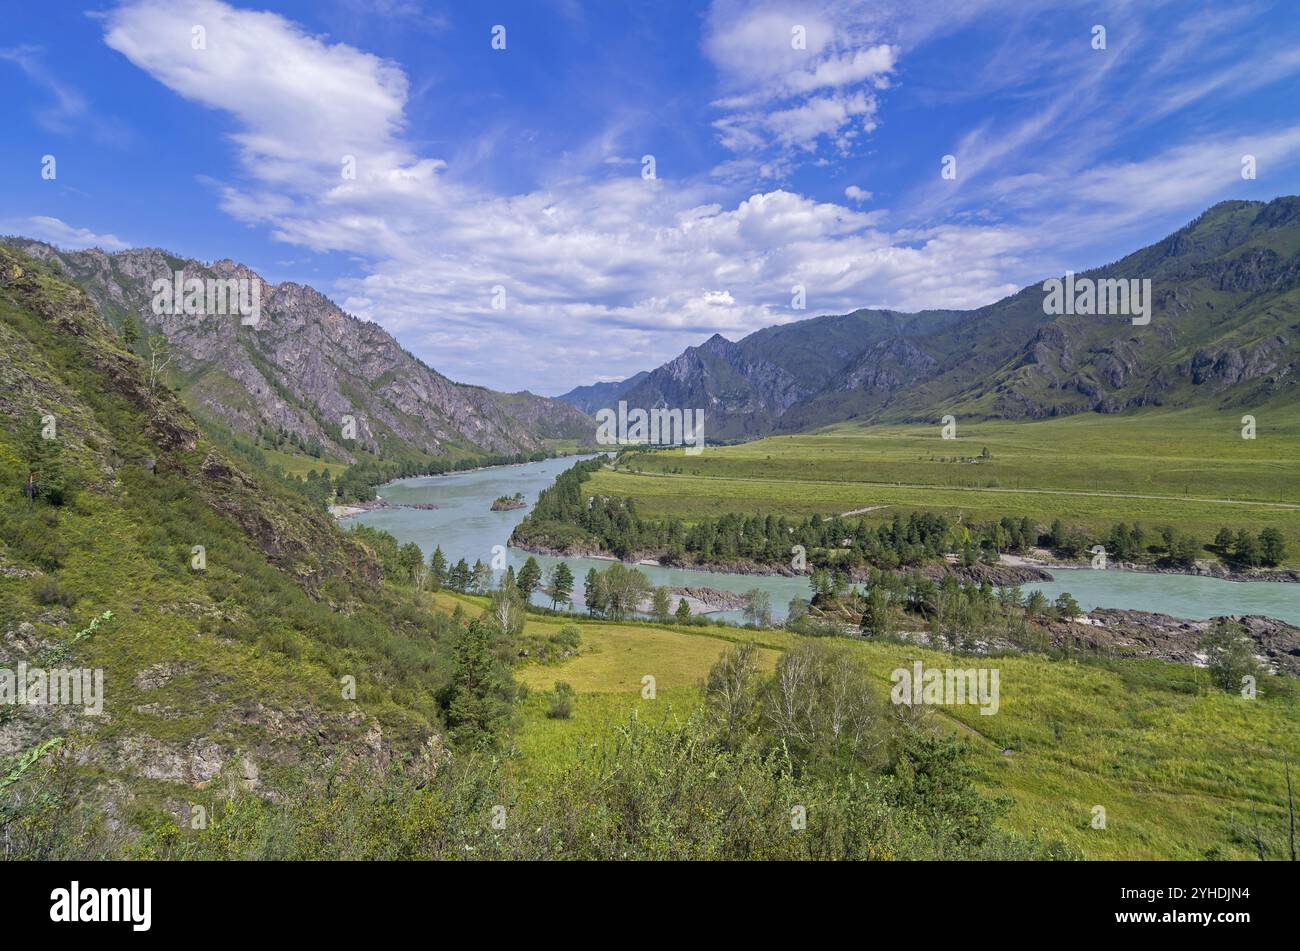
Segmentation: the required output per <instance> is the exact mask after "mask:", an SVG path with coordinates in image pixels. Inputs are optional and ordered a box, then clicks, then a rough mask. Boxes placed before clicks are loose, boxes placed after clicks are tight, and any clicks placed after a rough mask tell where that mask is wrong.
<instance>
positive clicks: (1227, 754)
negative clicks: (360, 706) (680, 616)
mask: <svg viewBox="0 0 1300 951" xmlns="http://www.w3.org/2000/svg"><path fill="white" fill-rule="evenodd" d="M440 597H444V598H446V599H447V600H448V602H449V603H451V602H454V601H459V602H461V603H464V604H467V605H468V604H473V603H475V602H476V601H478V602H479V603H481V599H475V598H468V597H464V596H452V595H446V596H440ZM553 626H554V625H553V624H552V623H550V622H542V621H539V620H530V621H529V623H528V631H529V632H530V633H531V632H536V633H542V632H544V631H545V630H547V629H548V628H549V627H553ZM580 627H581V630H582V637H583V646H582V652H581V654H580V655H579V656H578V657H575V658H573V659H570V660H567V661H565V662H563V663H560V664H558V665H550V666H539V665H533V666H529V667H525V668H523V669H522V670H521V672H520V679H521V680H523V681H524V682H525V683H528V684H529V685H530V686H531V687H532V688H533V695H532V696H530V697H529V699H528V701H527V702H526V703H525V704H524V706H523V708H522V711H521V713H522V716H523V722H522V725H521V728H520V731H519V734H518V737H517V740H516V745H517V749H518V751H519V754H520V757H519V759H518V762H517V764H516V769H517V770H518V771H519V772H520V774H521V775H522V777H524V779H525V780H526V781H530V782H535V783H538V784H546V783H547V782H550V781H552V778H553V777H554V776H555V775H557V774H558V775H562V774H563V773H564V772H565V771H566V770H568V769H570V768H572V764H573V762H574V761H575V758H576V757H578V756H579V755H581V753H582V752H583V751H584V750H587V749H590V748H593V747H597V746H600V745H601V744H602V743H603V742H608V740H609V738H610V736H611V734H612V732H613V731H614V728H615V727H616V726H617V725H618V724H619V723H621V722H624V721H625V720H626V718H627V717H628V716H629V715H630V714H632V713H635V714H636V715H637V716H638V717H640V718H642V719H646V720H647V721H648V722H652V723H658V722H680V721H684V720H685V719H686V718H687V717H688V716H689V715H690V713H691V712H692V711H693V710H695V709H696V708H697V707H698V705H699V703H700V697H701V693H700V684H701V683H702V682H703V680H704V678H705V677H706V675H707V674H708V670H709V667H710V665H711V664H712V663H713V662H714V661H715V660H716V659H717V657H718V656H720V655H721V654H722V652H723V651H724V650H726V649H728V648H731V647H734V646H735V644H736V643H737V642H738V641H740V640H743V639H745V638H746V637H747V636H752V637H754V638H755V639H757V640H758V642H759V643H760V644H762V645H764V647H763V651H762V656H763V664H764V666H766V667H770V666H771V665H772V664H773V663H774V662H775V658H776V656H778V654H779V653H780V652H781V651H784V650H788V649H789V648H790V647H792V646H794V645H795V644H796V643H798V642H799V640H800V639H799V638H798V637H797V636H796V635H793V634H789V633H787V632H784V631H753V632H750V631H744V630H738V629H725V628H724V629H717V628H697V627H663V626H656V625H650V624H637V625H618V624H609V623H603V622H585V621H584V622H582V623H581V624H580ZM846 643H848V644H850V646H851V647H852V649H853V650H855V651H858V652H860V653H861V655H862V656H863V657H864V658H865V659H866V661H867V663H868V664H869V666H870V669H871V671H872V673H873V675H874V677H875V684H874V686H875V687H876V689H877V692H878V695H879V697H880V698H881V702H882V704H883V703H885V702H886V700H887V697H888V694H889V689H890V680H889V674H890V672H891V671H893V670H894V669H895V668H897V667H908V666H910V665H911V664H912V663H913V661H916V660H920V661H922V663H924V664H925V665H926V667H927V668H928V667H931V666H935V667H953V666H956V667H972V666H993V667H997V668H998V669H999V670H1000V672H1001V673H1000V676H1001V706H1000V709H999V711H998V712H997V713H996V714H994V715H992V716H984V715H981V714H980V713H979V711H978V709H977V708H976V707H971V706H950V707H945V708H943V712H942V715H941V716H940V718H939V719H938V720H937V721H936V726H938V727H939V728H940V729H943V730H946V731H948V732H950V733H952V734H954V735H957V736H961V737H963V738H964V739H966V740H967V741H968V742H969V743H970V744H971V745H972V749H973V753H974V762H975V765H976V768H977V771H978V775H979V779H980V783H981V785H983V786H984V787H985V789H986V790H987V791H988V792H990V793H1006V794H1009V795H1011V796H1012V797H1013V798H1014V801H1015V805H1014V807H1013V808H1012V810H1011V813H1010V816H1009V819H1008V820H1007V822H1008V825H1009V826H1010V827H1011V828H1013V829H1015V830H1017V831H1019V832H1021V833H1023V834H1025V835H1032V834H1034V833H1037V834H1039V835H1040V836H1041V837H1043V838H1045V839H1053V838H1059V839H1062V840H1064V841H1066V842H1068V843H1069V844H1070V845H1072V846H1074V847H1076V848H1077V849H1079V850H1080V851H1081V852H1082V854H1083V855H1084V856H1085V857H1087V858H1092V859H1151V858H1181V859H1201V858H1206V857H1218V858H1237V859H1249V858H1254V857H1255V845H1254V842H1253V834H1254V833H1253V830H1254V827H1255V824H1256V823H1258V825H1259V827H1260V830H1261V832H1260V834H1261V837H1263V838H1264V840H1265V842H1266V846H1267V848H1268V849H1269V851H1270V854H1271V855H1272V856H1273V857H1274V858H1276V857H1279V856H1280V854H1281V851H1280V850H1281V849H1282V848H1283V843H1284V841H1285V820H1286V785H1285V766H1284V758H1285V757H1287V756H1289V757H1290V758H1291V761H1292V762H1293V763H1294V762H1295V761H1296V759H1297V757H1300V730H1297V727H1298V726H1300V705H1298V703H1300V694H1298V693H1297V690H1296V688H1295V684H1294V682H1293V681H1291V680H1289V679H1285V678H1273V679H1270V680H1268V681H1266V683H1265V684H1264V686H1263V687H1262V688H1261V692H1260V696H1259V697H1258V698H1257V699H1255V700H1244V699H1242V698H1240V697H1238V696H1235V695H1227V694H1224V693H1222V692H1220V691H1218V690H1215V689H1213V688H1212V687H1211V686H1210V684H1209V680H1208V675H1207V674H1206V672H1205V671H1202V670H1197V669H1195V668H1190V667H1186V666H1180V665H1175V664H1166V663H1161V662H1158V661H1124V662H1113V663H1111V664H1090V663H1069V662H1062V661H1054V660H1050V659H1047V658H1045V657H1038V656H1018V657H998V658H969V657H968V658H961V657H954V656H953V655H951V654H941V653H937V652H934V651H930V650H925V649H921V648H917V647H914V646H910V645H902V644H891V643H873V642H867V641H846ZM647 674H649V675H652V676H654V677H655V678H656V687H657V688H658V689H657V696H656V697H655V699H653V700H649V699H643V698H642V678H643V677H644V676H645V675H647ZM557 681H564V682H567V683H569V684H570V685H571V686H573V687H574V689H575V690H576V691H577V692H578V698H577V701H576V705H575V708H574V714H573V716H572V718H570V719H551V718H549V717H548V716H547V715H546V703H545V699H544V697H542V696H540V695H539V692H540V691H544V690H549V689H550V688H551V686H552V685H553V684H554V683H555V682H557ZM1097 805H1100V806H1103V807H1104V808H1105V810H1106V817H1107V821H1106V828H1105V829H1095V828H1093V826H1092V820H1093V807H1094V806H1097Z"/></svg>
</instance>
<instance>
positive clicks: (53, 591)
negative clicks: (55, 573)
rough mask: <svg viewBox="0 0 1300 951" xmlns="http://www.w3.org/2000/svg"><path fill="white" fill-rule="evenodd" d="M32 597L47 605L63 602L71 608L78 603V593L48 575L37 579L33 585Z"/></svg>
mask: <svg viewBox="0 0 1300 951" xmlns="http://www.w3.org/2000/svg"><path fill="white" fill-rule="evenodd" d="M32 597H33V598H34V599H35V600H36V603H37V604H43V605H45V606H46V607H50V606H51V605H55V604H61V605H63V607H65V608H70V607H72V606H73V605H74V604H76V603H77V596H76V594H74V593H73V592H71V591H69V590H68V589H67V588H65V587H63V586H62V585H61V584H59V583H58V582H57V581H55V580H54V579H53V578H50V577H48V576H47V577H44V578H39V579H37V581H36V583H35V584H33V585H32Z"/></svg>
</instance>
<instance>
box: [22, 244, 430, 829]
mask: <svg viewBox="0 0 1300 951" xmlns="http://www.w3.org/2000/svg"><path fill="white" fill-rule="evenodd" d="M0 346H2V347H3V348H4V352H5V359H4V361H3V362H2V363H0V668H3V669H5V670H8V671H13V670H16V669H18V666H19V665H20V664H25V665H27V668H28V670H32V669H56V668H58V669H87V670H99V671H101V672H102V676H103V681H102V684H103V690H102V694H101V699H102V706H101V710H100V711H99V712H98V713H91V712H85V711H84V710H83V708H82V706H79V705H76V704H72V705H69V704H63V705H26V704H18V705H15V704H13V702H12V698H11V699H10V701H9V702H7V703H5V704H3V705H0V758H3V759H5V760H6V761H11V760H12V758H13V757H15V756H17V757H19V758H20V762H25V763H28V765H31V764H32V763H36V761H37V760H40V761H41V762H40V763H39V769H40V770H46V769H50V770H53V771H54V773H55V774H57V775H59V776H60V777H62V778H60V779H59V780H58V782H59V783H63V782H65V781H66V782H69V783H73V784H75V785H74V788H76V789H77V791H78V792H77V796H76V798H77V800H78V801H79V802H80V803H81V804H82V805H83V806H84V807H85V808H86V809H87V810H90V809H91V808H92V807H94V808H96V809H99V808H101V805H102V811H103V814H104V815H106V816H107V817H108V824H109V827H108V829H106V830H105V829H100V830H99V832H102V833H104V834H108V835H111V834H112V832H113V829H115V828H118V827H119V826H124V825H125V824H126V823H127V822H128V820H129V821H131V822H134V823H135V824H137V825H138V826H142V827H147V828H152V827H153V826H154V825H155V824H156V825H158V826H159V827H166V828H170V829H171V830H173V831H174V830H175V829H176V828H178V822H180V823H184V822H185V820H186V818H187V816H188V815H189V813H190V812H191V811H192V810H193V808H194V807H195V806H196V805H204V804H206V806H207V808H209V809H210V808H211V807H212V805H213V801H214V799H215V797H216V794H217V792H218V789H219V788H221V787H223V786H233V787H236V788H244V789H260V788H270V787H271V786H272V785H273V784H274V783H275V782H276V781H277V778H283V776H284V771H285V770H291V769H293V768H295V767H296V766H299V765H302V764H306V763H311V764H316V765H317V766H319V765H321V764H322V763H332V762H339V761H340V760H343V761H347V762H360V763H362V764H367V765H371V766H373V767H375V768H381V769H382V768H383V767H384V766H385V764H387V763H388V762H390V761H391V760H392V758H393V757H394V756H398V755H402V756H406V755H411V756H414V757H416V758H420V757H425V758H428V759H429V762H430V765H431V766H432V763H433V762H434V760H436V759H437V757H438V756H439V755H441V754H440V752H439V751H440V750H441V746H440V739H439V737H440V735H441V726H440V716H441V714H440V712H439V709H440V708H439V704H438V700H437V691H438V690H439V689H441V688H442V687H443V686H444V685H445V682H446V670H447V667H446V651H445V647H444V642H445V639H446V637H447V636H448V628H447V621H446V619H444V618H439V617H437V616H435V615H433V614H432V613H430V612H429V611H428V610H427V609H426V608H424V607H422V606H421V604H420V603H419V602H417V601H416V600H415V599H414V598H413V597H410V596H407V595H404V594H403V592H402V591H398V590H395V589H394V588H393V587H392V586H389V585H386V584H383V583H381V582H382V581H383V567H382V561H381V560H380V558H379V557H377V555H376V553H375V552H374V551H373V550H372V549H371V548H370V547H369V546H368V545H367V544H366V543H364V542H363V541H361V540H360V539H359V538H358V537H357V536H353V535H350V534H347V533H344V532H341V531H339V530H338V529H337V528H336V527H335V526H334V525H333V523H332V522H331V520H330V519H329V518H328V516H327V515H326V514H325V513H324V512H322V511H321V510H320V508H319V506H317V505H315V504H312V503H310V502H309V501H307V500H306V499H305V498H304V497H302V496H300V495H298V494H296V493H295V492H294V491H293V490H291V489H289V488H288V487H286V486H285V485H282V484H280V483H279V482H277V481H276V480H273V479H270V478H268V477H266V476H265V474H262V473H259V472H256V471H252V470H245V469H243V468H241V467H240V466H239V465H237V464H236V463H234V462H232V460H231V459H230V458H228V457H227V456H225V455H224V454H223V453H222V451H221V450H220V449H218V448H216V447H215V446H214V445H213V444H211V443H210V442H208V441H207V440H206V439H205V438H204V436H203V435H202V432H201V430H200V428H199V427H198V425H197V424H196V422H195V420H194V419H193V417H192V416H191V415H190V414H189V413H188V412H187V411H186V409H185V408H184V406H183V405H182V404H181V402H180V400H179V399H178V398H177V396H176V394H175V393H173V392H172V391H171V390H170V389H169V388H167V387H165V386H151V385H149V383H148V382H147V373H146V368H145V366H144V364H143V362H142V361H141V360H140V358H139V357H137V356H136V355H134V354H131V353H129V352H128V351H126V350H125V349H124V348H123V347H122V346H121V344H120V341H119V339H118V337H117V335H116V334H114V333H113V332H111V331H110V330H109V328H108V327H107V325H106V324H105V323H104V321H103V320H102V318H101V317H100V316H99V313H98V311H97V309H96V308H95V307H94V306H93V305H92V303H91V301H90V300H89V299H88V298H87V297H86V296H85V294H83V293H82V292H81V291H80V290H79V289H77V288H76V287H75V286H73V285H71V284H69V283H67V282H65V281H64V280H62V279H60V277H59V276H58V271H57V270H56V269H55V266H54V265H52V264H50V265H46V264H42V263H41V262H39V261H36V260H34V259H32V258H29V257H26V256H23V255H21V254H16V253H15V252H14V251H13V250H11V249H9V248H6V247H3V246H0ZM29 477H32V482H31V483H29V481H28V479H29ZM29 485H34V486H35V491H34V492H32V493H31V495H34V496H35V497H34V498H32V497H29V495H28V492H27V487H28V486H29ZM56 489H57V491H56ZM200 553H201V557H200ZM95 618H99V619H100V623H99V624H98V626H97V627H94V628H93V629H92V627H91V622H92V620H93V619H95ZM347 677H352V678H354V683H355V685H356V688H355V691H354V692H351V693H349V692H348V691H347V690H345V685H346V680H345V678H347ZM29 753H30V754H32V755H33V756H34V757H35V759H31V760H30V761H28V760H23V759H21V758H22V757H23V756H24V755H26V754H29ZM37 768H38V767H36V766H33V770H36V769H37ZM11 779H12V777H11ZM45 781H48V782H53V781H52V780H50V779H49V777H46V778H45V779H44V780H41V782H45ZM38 785H39V782H38ZM14 788H20V789H21V788H22V787H12V788H11V789H10V792H11V793H12V792H13V789H14ZM49 788H51V789H52V788H53V785H51V786H50V787H49ZM6 801H8V800H6ZM18 801H19V802H20V804H22V803H27V804H28V805H36V806H39V804H40V803H39V797H36V799H35V800H33V799H32V798H31V797H29V796H25V795H20V796H19V797H18ZM12 818H14V816H13V815H11V814H9V813H7V812H5V810H0V828H2V827H3V825H4V823H5V822H6V821H8V820H9V819H12ZM83 819H85V817H84V816H82V815H80V814H76V815H74V814H67V815H63V816H61V817H60V820H59V821H60V823H61V824H64V825H61V828H62V829H63V832H64V833H66V837H67V838H68V839H69V840H72V839H76V838H77V836H78V835H79V831H78V830H80V829H82V828H83V827H82V826H81V825H79V823H81V822H82V821H83ZM88 834H89V832H88Z"/></svg>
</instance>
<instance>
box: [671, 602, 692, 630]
mask: <svg viewBox="0 0 1300 951" xmlns="http://www.w3.org/2000/svg"><path fill="white" fill-rule="evenodd" d="M673 613H674V614H676V616H677V620H678V622H679V623H681V624H685V623H687V622H688V621H690V619H691V606H690V605H689V604H687V603H686V599H685V598H678V599H677V610H676V611H674V612H673Z"/></svg>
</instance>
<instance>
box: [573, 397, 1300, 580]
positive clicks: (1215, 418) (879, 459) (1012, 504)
mask: <svg viewBox="0 0 1300 951" xmlns="http://www.w3.org/2000/svg"><path fill="white" fill-rule="evenodd" d="M1241 416H1242V414H1241V413H1240V412H1233V413H1207V412H1205V411H1204V410H1197V411H1177V412H1149V413H1141V414H1134V415H1127V416H1100V415H1097V414H1083V415H1079V416H1072V417H1067V418H1063V419H1055V420H1044V421H1034V422H1019V423H1009V422H985V423H971V424H968V425H963V424H962V423H961V422H960V421H958V424H957V438H956V439H955V440H945V439H942V438H941V435H940V426H939V425H938V424H937V423H936V425H933V426H870V427H866V426H857V425H853V424H841V425H838V426H835V427H831V428H829V429H825V430H821V431H819V432H816V433H809V434H800V435H795V436H774V437H771V438H768V439H761V440H757V441H755V442H751V443H745V444H743V445H738V446H720V447H709V448H707V449H706V450H705V451H704V452H703V453H701V454H700V455H697V456H688V455H686V454H685V453H684V452H682V451H680V450H672V451H664V452H654V453H647V454H645V455H639V456H636V457H634V459H633V460H631V461H630V462H629V463H627V464H626V466H627V467H630V469H631V470H632V471H629V468H627V467H625V468H624V469H621V470H619V471H612V470H605V471H603V472H600V473H597V474H596V476H595V477H594V478H593V479H592V481H591V483H590V484H589V487H590V489H591V491H592V492H593V493H597V494H601V495H617V496H627V497H631V498H634V499H636V501H637V502H638V504H639V506H640V512H641V514H642V515H643V516H647V517H679V518H682V519H685V520H687V521H694V520H699V519H703V518H707V517H710V516H715V515H717V513H718V512H720V511H737V512H745V513H749V512H764V513H767V512H772V513H776V514H786V515H798V516H803V515H812V514H823V515H825V514H831V513H834V512H849V511H855V510H859V509H864V508H868V507H872V506H881V508H877V509H875V511H873V512H872V513H870V516H871V517H873V518H891V517H892V516H893V514H894V512H902V513H903V514H904V515H906V513H907V512H909V511H912V510H918V509H930V510H933V511H940V512H944V513H945V514H948V515H950V516H954V517H955V516H956V515H958V514H961V515H964V516H965V517H966V518H969V519H975V520H984V519H989V518H995V517H1001V516H1002V515H1016V516H1019V515H1029V516H1031V517H1033V518H1036V519H1037V520H1039V521H1040V522H1043V523H1044V524H1046V523H1049V522H1050V521H1051V520H1052V519H1054V518H1058V517H1059V518H1061V519H1062V520H1063V521H1064V522H1066V523H1067V524H1070V523H1073V524H1077V525H1080V526H1083V527H1086V528H1089V529H1092V530H1095V531H1098V532H1104V531H1106V530H1108V529H1109V527H1110V526H1111V525H1112V524H1113V523H1114V522H1117V521H1127V522H1132V521H1134V520H1137V521H1140V522H1142V523H1143V525H1144V526H1145V527H1146V528H1147V529H1148V530H1152V529H1158V528H1159V527H1161V526H1164V525H1173V526H1175V527H1176V528H1179V529H1180V530H1182V531H1187V532H1191V533H1192V534H1194V535H1195V536H1197V537H1198V538H1199V539H1200V540H1201V541H1202V542H1203V543H1205V542H1210V541H1212V540H1213V537H1214V535H1215V533H1216V532H1217V531H1218V529H1219V528H1220V527H1221V526H1223V525H1227V526H1230V527H1231V528H1233V529H1234V530H1235V529H1237V528H1246V529H1248V530H1250V531H1251V532H1253V533H1258V532H1259V530H1261V529H1262V528H1265V527H1266V526H1269V525H1274V526H1276V527H1278V528H1279V529H1281V530H1282V531H1283V532H1284V533H1285V534H1286V536H1287V539H1288V549H1289V551H1288V563H1289V564H1292V565H1294V564H1300V407H1287V408H1279V409H1276V410H1267V411H1264V410H1261V411H1260V415H1258V416H1257V418H1256V425H1257V431H1256V438H1255V439H1253V440H1249V439H1243V438H1241ZM984 449H987V450H988V453H989V456H988V458H986V459H980V456H981V454H982V451H983V450H984ZM974 460H978V461H974Z"/></svg>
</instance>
